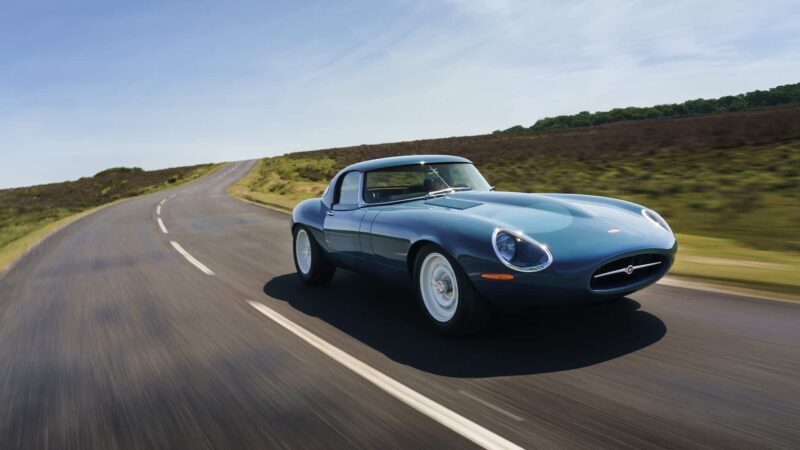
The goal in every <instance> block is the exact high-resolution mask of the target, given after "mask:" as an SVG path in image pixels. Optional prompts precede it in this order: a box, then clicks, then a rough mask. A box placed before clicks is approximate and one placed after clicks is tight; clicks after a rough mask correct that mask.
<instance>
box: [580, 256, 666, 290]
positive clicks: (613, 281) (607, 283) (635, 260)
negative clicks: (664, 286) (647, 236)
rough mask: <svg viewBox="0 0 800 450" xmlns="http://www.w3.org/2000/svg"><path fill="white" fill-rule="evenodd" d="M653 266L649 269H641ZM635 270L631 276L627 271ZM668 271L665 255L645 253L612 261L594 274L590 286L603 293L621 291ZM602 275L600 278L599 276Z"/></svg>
mask: <svg viewBox="0 0 800 450" xmlns="http://www.w3.org/2000/svg"><path fill="white" fill-rule="evenodd" d="M647 264H652V265H649V266H647V267H639V268H636V267H637V266H643V265H647ZM631 267H633V268H635V269H633V271H632V272H631V273H630V274H629V273H628V272H627V271H626V270H625V269H627V268H631ZM666 269H667V259H666V257H664V256H663V255H658V254H654V253H645V254H642V255H634V256H628V257H626V258H620V259H617V260H615V261H611V262H610V263H608V264H605V265H603V266H601V267H600V268H599V269H597V270H596V271H595V272H594V273H593V274H592V279H591V281H590V282H589V286H590V287H591V288H592V290H595V291H603V290H609V289H620V288H624V287H626V286H632V285H634V284H636V283H638V282H640V281H643V280H646V279H649V278H654V277H656V276H657V275H660V274H662V273H663V272H664V270H666ZM598 275H600V276H598Z"/></svg>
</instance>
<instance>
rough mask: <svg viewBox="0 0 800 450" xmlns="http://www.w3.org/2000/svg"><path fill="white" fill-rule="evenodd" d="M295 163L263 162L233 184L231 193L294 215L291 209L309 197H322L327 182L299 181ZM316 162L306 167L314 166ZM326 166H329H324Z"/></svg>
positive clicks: (272, 160)
mask: <svg viewBox="0 0 800 450" xmlns="http://www.w3.org/2000/svg"><path fill="white" fill-rule="evenodd" d="M294 164H295V162H293V161H286V160H279V159H274V158H270V159H261V160H259V161H258V163H256V165H255V166H254V167H253V169H252V170H251V171H250V173H248V174H247V175H246V176H245V177H243V178H242V179H241V180H239V181H238V182H236V183H234V184H233V185H231V187H230V188H229V189H228V192H229V193H230V194H231V195H233V196H235V197H239V198H242V199H245V200H248V201H251V202H254V203H259V204H262V205H264V206H268V207H270V208H274V209H279V210H282V211H287V212H291V210H292V208H294V206H295V205H296V204H298V203H300V202H301V201H303V200H305V199H307V198H313V197H320V196H322V193H323V192H324V191H325V187H326V186H327V184H326V183H322V182H319V181H306V180H303V179H300V176H299V174H297V173H296V172H295V171H293V170H292V167H293V165H294ZM317 164H318V162H317V161H314V162H311V163H309V164H308V165H307V166H305V167H313V166H315V165H317ZM325 164H326V165H327V164H328V163H325Z"/></svg>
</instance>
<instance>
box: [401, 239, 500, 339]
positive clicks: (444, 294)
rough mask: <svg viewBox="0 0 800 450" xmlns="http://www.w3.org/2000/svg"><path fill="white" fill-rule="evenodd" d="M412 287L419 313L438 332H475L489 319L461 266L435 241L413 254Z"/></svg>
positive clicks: (464, 333) (480, 299)
mask: <svg viewBox="0 0 800 450" xmlns="http://www.w3.org/2000/svg"><path fill="white" fill-rule="evenodd" d="M414 288H415V291H416V293H417V300H418V301H419V304H420V307H421V309H422V312H423V314H424V315H425V317H426V318H427V319H428V323H429V324H430V325H431V326H432V327H433V329H434V330H435V331H436V332H437V333H439V334H443V335H447V336H463V335H468V334H472V333H476V332H478V331H480V330H481V329H483V328H484V326H485V325H486V323H487V322H488V320H489V314H490V311H489V308H488V307H487V305H486V302H485V300H484V299H483V298H482V297H481V296H480V294H478V292H477V291H476V290H475V287H474V286H473V285H472V282H471V281H470V280H469V277H467V275H466V273H464V270H463V269H461V266H459V265H458V262H456V261H455V260H454V259H453V258H452V257H451V256H450V255H448V254H447V253H446V252H445V251H444V250H442V249H441V248H439V247H437V246H435V245H426V246H425V247H423V248H422V249H420V251H419V253H418V254H417V257H416V260H415V263H414Z"/></svg>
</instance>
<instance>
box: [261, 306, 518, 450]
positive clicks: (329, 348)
mask: <svg viewBox="0 0 800 450" xmlns="http://www.w3.org/2000/svg"><path fill="white" fill-rule="evenodd" d="M248 303H250V306H252V307H253V308H255V309H256V310H258V311H259V312H260V313H261V314H264V315H265V316H267V317H269V318H270V319H272V320H273V321H275V322H277V323H278V324H279V325H281V326H282V327H284V328H286V329H287V330H289V331H291V332H292V333H294V334H295V335H297V336H298V337H300V338H301V339H303V340H304V341H306V342H308V343H309V344H311V345H312V346H313V347H315V348H316V349H317V350H319V351H321V352H322V353H324V354H326V355H328V356H329V357H331V358H332V359H334V360H335V361H336V362H338V363H339V364H341V365H343V366H345V367H347V368H348V369H350V370H352V371H353V372H355V373H356V374H357V375H359V376H361V377H362V378H364V379H365V380H367V381H369V382H370V383H372V384H374V385H375V386H377V387H379V388H380V389H382V390H383V391H384V392H386V393H388V394H389V395H391V396H392V397H394V398H396V399H398V400H400V401H401V402H403V403H405V404H406V405H408V406H410V407H412V408H414V409H416V410H417V411H419V412H421V413H422V414H425V415H426V416H428V417H430V418H431V419H433V420H435V421H437V422H439V423H440V424H442V425H444V426H446V427H447V428H450V429H451V430H453V431H455V432H456V433H458V434H460V435H461V436H463V437H465V438H467V439H469V440H470V441H472V442H474V443H476V444H478V445H480V446H481V447H483V448H491V449H495V448H503V449H506V448H507V449H519V448H522V447H520V446H518V445H516V444H514V443H513V442H510V441H508V440H506V439H505V438H503V437H500V436H499V435H497V434H494V433H492V432H491V431H489V430H487V429H486V428H483V427H482V426H480V425H478V424H477V423H475V422H472V421H471V420H469V419H467V418H465V417H463V416H461V415H459V414H457V413H455V412H453V411H451V410H449V409H447V408H445V407H444V406H442V405H440V404H438V403H436V402H434V401H433V400H431V399H429V398H427V397H425V396H423V395H422V394H420V393H418V392H416V391H414V390H412V389H411V388H409V387H407V386H405V385H404V384H401V383H400V382H398V381H396V380H394V379H393V378H390V377H388V376H386V375H384V374H383V373H381V372H379V371H377V370H375V369H373V368H372V367H371V366H368V365H367V364H364V363H363V362H361V361H359V360H357V359H356V358H354V357H352V356H350V355H348V354H347V353H345V352H343V351H342V350H339V349H338V348H336V347H334V346H333V345H331V344H329V343H328V342H326V341H324V340H322V339H321V338H319V337H317V336H316V335H314V334H313V333H311V332H309V331H308V330H306V329H305V328H303V327H301V326H299V325H297V324H295V323H294V322H292V321H290V320H289V319H287V318H285V317H283V316H282V315H280V314H278V313H277V312H275V311H273V310H272V309H270V308H268V307H266V306H264V305H262V304H261V303H258V302H252V301H251V302H248Z"/></svg>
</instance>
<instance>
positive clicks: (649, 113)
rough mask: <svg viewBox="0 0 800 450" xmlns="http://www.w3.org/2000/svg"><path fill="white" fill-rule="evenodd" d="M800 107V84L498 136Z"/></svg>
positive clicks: (558, 121) (545, 122)
mask: <svg viewBox="0 0 800 450" xmlns="http://www.w3.org/2000/svg"><path fill="white" fill-rule="evenodd" d="M793 103H800V83H796V84H787V85H783V86H778V87H774V88H772V89H769V90H767V91H753V92H748V93H746V94H739V95H729V96H725V97H721V98H718V99H702V98H699V99H696V100H687V101H685V102H683V103H673V104H669V105H656V106H650V107H645V108H637V107H628V108H615V109H612V110H611V111H598V112H595V113H590V112H589V111H582V112H580V113H578V114H573V115H564V116H556V117H546V118H544V119H540V120H537V121H536V123H535V124H533V125H531V126H530V127H527V128H526V127H523V126H521V125H517V126H514V127H511V128H509V129H507V130H503V131H500V130H498V131H495V134H519V133H526V132H530V131H535V130H548V129H559V128H579V127H589V126H594V125H603V124H606V123H613V122H622V121H630V120H644V119H658V118H673V117H686V116H697V115H702V114H713V113H720V112H739V111H746V110H750V109H755V108H769V107H775V106H780V105H788V104H793Z"/></svg>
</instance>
